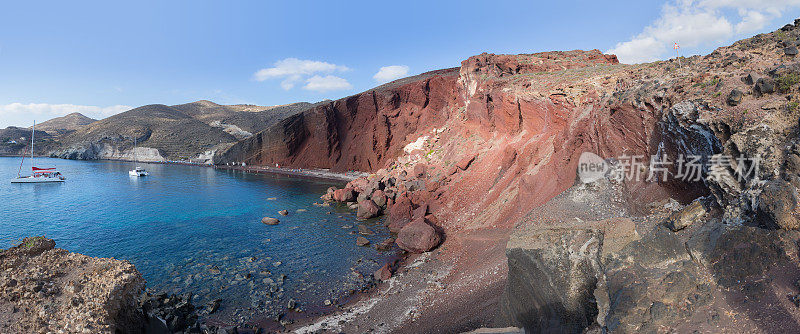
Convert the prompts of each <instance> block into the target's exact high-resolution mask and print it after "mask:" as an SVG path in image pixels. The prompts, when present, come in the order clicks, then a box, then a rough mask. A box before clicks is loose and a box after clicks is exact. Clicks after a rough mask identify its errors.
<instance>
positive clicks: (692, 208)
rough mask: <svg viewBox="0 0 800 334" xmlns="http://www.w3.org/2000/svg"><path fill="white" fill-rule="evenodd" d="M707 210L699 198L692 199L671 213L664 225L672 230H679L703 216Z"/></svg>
mask: <svg viewBox="0 0 800 334" xmlns="http://www.w3.org/2000/svg"><path fill="white" fill-rule="evenodd" d="M706 212H707V210H706V208H705V206H703V203H701V202H700V200H694V201H693V202H692V203H690V204H689V205H687V206H686V207H685V208H683V209H682V210H680V211H678V212H675V213H673V214H672V215H671V216H670V217H669V219H667V221H666V223H665V225H666V226H667V227H668V228H669V229H670V230H672V231H673V232H677V231H680V230H682V229H684V228H687V227H689V226H690V225H692V223H693V222H695V221H697V220H699V219H701V218H703V216H704V215H705V214H706Z"/></svg>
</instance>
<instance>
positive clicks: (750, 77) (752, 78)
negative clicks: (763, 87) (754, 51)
mask: <svg viewBox="0 0 800 334" xmlns="http://www.w3.org/2000/svg"><path fill="white" fill-rule="evenodd" d="M757 80H758V76H757V75H755V74H753V73H748V74H747V75H745V76H743V77H742V82H744V83H745V84H746V85H748V86H751V85H753V84H754V83H755V82H756V81H757Z"/></svg>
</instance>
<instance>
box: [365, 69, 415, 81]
mask: <svg viewBox="0 0 800 334" xmlns="http://www.w3.org/2000/svg"><path fill="white" fill-rule="evenodd" d="M408 70H409V68H408V66H406V65H390V66H384V67H381V69H380V70H378V73H375V75H374V76H372V78H373V79H375V81H377V82H379V83H384V82H389V81H392V80H396V79H400V78H402V77H406V76H408Z"/></svg>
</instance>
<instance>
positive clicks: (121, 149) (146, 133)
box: [37, 100, 313, 162]
mask: <svg viewBox="0 0 800 334" xmlns="http://www.w3.org/2000/svg"><path fill="white" fill-rule="evenodd" d="M312 106H313V105H312V104H310V103H306V102H301V103H293V104H288V105H280V106H256V105H243V104H242V105H220V104H217V103H214V102H211V101H207V100H201V101H196V102H191V103H185V104H178V105H173V106H167V105H163V104H151V105H146V106H141V107H138V108H134V109H131V110H128V111H125V112H123V113H119V114H116V115H114V116H110V117H107V118H105V119H102V120H99V121H93V122H89V123H88V124H84V125H82V126H76V128H75V129H74V130H69V129H68V128H67V125H73V124H77V123H79V121H80V116H83V115H79V114H78V115H72V114H71V115H68V116H69V117H68V116H64V117H61V118H58V119H53V120H51V121H52V122H51V121H48V122H44V123H42V124H43V125H46V126H48V128H53V129H57V130H53V131H60V132H59V133H58V134H59V136H58V137H57V140H56V141H57V144H56V145H53V146H52V147H53V149H52V150H51V151H50V155H52V156H55V157H60V158H67V159H86V160H91V159H121V160H130V159H133V158H134V155H133V150H132V148H133V147H134V140H135V141H136V143H137V147H138V148H137V151H136V152H137V154H136V158H138V159H140V160H154V161H156V160H192V161H201V162H202V161H206V160H210V159H211V156H213V154H214V152H216V151H217V150H219V149H220V148H227V147H228V146H230V145H232V144H233V143H235V142H237V141H239V140H241V139H245V138H249V137H251V136H252V134H253V133H255V132H259V131H261V130H263V129H266V128H269V127H271V126H272V125H274V124H276V123H278V122H279V121H281V120H283V119H285V118H286V117H289V116H292V115H295V114H297V113H301V112H303V111H304V110H306V109H308V108H310V107H312ZM84 117H85V116H84ZM87 118H88V117H87ZM70 121H71V122H70ZM82 122H84V123H85V122H88V120H85V119H84V120H82ZM48 123H50V124H48ZM39 128H40V126H39V125H37V129H39ZM59 128H64V129H59Z"/></svg>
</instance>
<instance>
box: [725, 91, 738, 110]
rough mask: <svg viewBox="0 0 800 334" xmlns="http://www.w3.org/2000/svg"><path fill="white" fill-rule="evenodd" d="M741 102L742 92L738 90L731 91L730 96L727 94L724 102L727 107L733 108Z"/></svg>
mask: <svg viewBox="0 0 800 334" xmlns="http://www.w3.org/2000/svg"><path fill="white" fill-rule="evenodd" d="M741 102H742V91H740V90H738V89H734V90H731V92H730V94H728V99H727V100H726V103H728V105H729V106H732V107H733V106H736V105H738V104H739V103H741Z"/></svg>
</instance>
